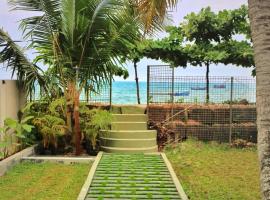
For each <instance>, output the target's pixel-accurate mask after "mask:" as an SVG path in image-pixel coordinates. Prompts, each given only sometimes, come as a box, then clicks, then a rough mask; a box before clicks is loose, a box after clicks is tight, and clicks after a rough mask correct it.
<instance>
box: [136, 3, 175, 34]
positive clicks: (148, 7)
mask: <svg viewBox="0 0 270 200" xmlns="http://www.w3.org/2000/svg"><path fill="white" fill-rule="evenodd" d="M134 2H135V6H136V8H137V10H138V15H139V16H140V19H141V21H142V22H143V24H144V31H145V33H151V32H152V31H153V30H154V29H157V28H160V29H161V28H162V24H163V21H164V19H165V18H166V15H167V11H168V9H173V8H175V7H176V5H177V2H178V0H135V1H134Z"/></svg>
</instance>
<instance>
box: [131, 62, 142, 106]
mask: <svg viewBox="0 0 270 200" xmlns="http://www.w3.org/2000/svg"><path fill="white" fill-rule="evenodd" d="M133 63H134V70H135V81H136V88H137V102H138V104H141V100H140V86H139V78H138V72H137V61H136V60H134V61H133Z"/></svg>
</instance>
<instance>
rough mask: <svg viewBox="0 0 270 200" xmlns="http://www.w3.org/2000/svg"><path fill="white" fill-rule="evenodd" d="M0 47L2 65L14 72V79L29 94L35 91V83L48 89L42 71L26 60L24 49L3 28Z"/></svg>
mask: <svg viewBox="0 0 270 200" xmlns="http://www.w3.org/2000/svg"><path fill="white" fill-rule="evenodd" d="M0 47H1V49H0V63H4V64H5V67H6V68H7V69H9V70H11V71H12V77H13V76H14V75H16V77H17V80H18V81H19V83H20V85H21V86H23V87H24V88H25V89H26V91H27V92H28V93H30V92H31V91H32V90H33V89H34V87H35V83H39V85H40V86H41V87H46V84H45V81H44V79H43V76H42V74H41V73H42V70H41V69H40V68H39V67H38V66H37V65H35V64H33V63H31V62H30V61H29V60H28V59H27V58H26V56H25V55H24V53H23V52H22V49H21V48H20V47H19V46H18V45H17V44H16V43H15V42H14V41H13V40H12V39H11V38H10V36H9V35H8V34H7V33H6V32H5V31H4V30H3V29H1V28H0Z"/></svg>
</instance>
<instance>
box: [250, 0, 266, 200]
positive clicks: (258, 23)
mask: <svg viewBox="0 0 270 200" xmlns="http://www.w3.org/2000/svg"><path fill="white" fill-rule="evenodd" d="M248 4H249V17H250V22H251V36H252V40H253V44H254V58H255V65H256V98H257V99H256V102H257V127H258V154H259V161H260V169H261V176H260V177H261V178H260V179H261V193H262V199H263V200H269V199H270V131H269V130H270V90H269V86H270V78H269V75H270V66H269V63H270V12H269V11H270V10H269V8H270V1H269V0H260V1H258V0H249V1H248Z"/></svg>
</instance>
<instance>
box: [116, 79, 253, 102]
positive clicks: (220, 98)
mask: <svg viewBox="0 0 270 200" xmlns="http://www.w3.org/2000/svg"><path fill="white" fill-rule="evenodd" d="M139 85H140V98H141V103H142V104H146V103H147V83H146V82H140V83H139ZM149 87H150V101H152V102H163V103H164V102H169V101H170V99H171V96H172V94H174V95H173V96H174V101H175V102H179V103H183V102H188V103H192V102H194V103H195V102H198V103H200V102H204V101H205V97H206V89H205V83H204V82H176V83H175V84H174V93H172V88H171V85H170V84H169V83H160V82H153V83H151V84H150V86H149ZM232 89H233V91H232V93H231V83H230V82H229V81H228V82H222V83H221V82H216V83H215V82H212V83H210V85H209V90H210V92H209V94H210V102H213V103H223V102H224V101H228V100H230V97H231V94H232V95H233V100H241V99H246V100H248V101H249V102H250V103H255V102H256V85H255V81H254V82H253V81H249V82H239V81H238V82H237V81H235V83H234V84H233V87H232ZM112 102H113V104H136V103H137V96H136V83H135V82H134V81H116V82H113V87H112Z"/></svg>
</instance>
